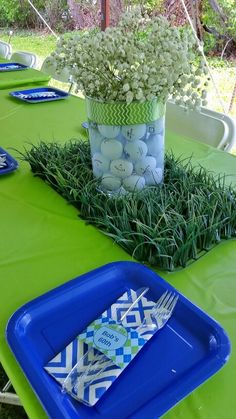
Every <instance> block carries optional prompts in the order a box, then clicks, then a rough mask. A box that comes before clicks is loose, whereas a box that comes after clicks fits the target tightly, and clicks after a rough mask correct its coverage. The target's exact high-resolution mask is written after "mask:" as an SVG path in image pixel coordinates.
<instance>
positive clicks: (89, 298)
mask: <svg viewBox="0 0 236 419" xmlns="http://www.w3.org/2000/svg"><path fill="white" fill-rule="evenodd" d="M141 287H149V291H148V293H147V294H146V297H147V298H148V299H150V300H152V301H157V300H158V298H159V297H160V296H161V295H162V294H163V292H165V291H166V290H168V291H175V292H176V293H177V294H179V293H178V291H177V290H175V289H174V288H173V287H172V286H171V285H170V284H169V283H168V282H166V281H164V280H163V279H162V278H161V277H160V276H159V275H157V274H156V273H155V272H153V271H152V270H151V269H149V268H147V267H145V266H143V265H141V264H139V263H134V262H116V263H110V264H108V265H105V266H102V267H101V268H98V269H95V270H94V271H91V272H88V273H87V274H85V275H82V276H80V277H77V278H75V279H74V280H72V281H69V282H66V283H65V284H64V285H62V286H60V287H58V288H55V289H54V290H52V291H49V292H47V293H46V294H44V295H42V296H40V297H38V298H36V299H35V300H33V301H31V302H29V303H27V304H26V305H24V306H23V307H21V308H20V309H18V310H17V311H16V312H15V313H14V314H13V316H12V317H11V318H10V320H9V322H8V325H7V329H6V337H7V340H8V343H9V345H10V347H11V349H12V351H13V353H14V355H15V357H16V359H17V360H18V362H19V364H20V365H21V367H22V369H23V371H24V373H25V375H26V376H27V378H28V380H29V382H30V384H31V386H32V387H33V389H34V391H35V393H36V394H37V396H38V398H39V399H40V401H41V403H42V405H43V406H44V408H45V410H46V412H47V414H48V416H49V417H50V418H57V419H91V418H93V419H111V418H112V419H124V418H127V417H129V418H130V419H131V418H132V419H157V418H158V417H159V416H162V415H163V414H164V413H165V412H166V411H167V410H169V409H170V408H172V407H173V406H174V405H175V404H176V403H178V402H179V401H180V400H181V399H183V398H184V397H185V396H186V395H187V394H189V393H190V392H192V391H193V390H194V389H195V388H196V387H197V386H199V385H200V384H202V383H203V382H204V381H205V380H207V379H208V378H209V377H210V376H212V375H213V374H214V373H216V372H217V371H218V370H219V369H220V368H221V367H222V366H223V365H224V364H225V362H226V361H227V360H228V357H229V353H230V342H229V339H228V337H227V335H226V333H225V331H224V329H222V327H221V326H220V325H219V324H218V323H217V322H216V321H215V320H213V319H212V318H211V317H209V316H208V315H207V314H206V313H204V312H203V311H202V310H200V309H199V308H198V307H196V306H195V305H194V304H193V303H191V302H190V301H189V300H187V299H186V298H185V297H184V296H183V295H181V294H179V300H178V303H177V305H176V307H175V310H174V313H173V315H172V317H171V319H170V320H169V322H168V323H167V325H166V326H165V327H164V328H163V329H162V330H161V331H159V332H157V333H156V334H155V336H154V337H153V338H152V339H150V341H149V342H148V343H147V344H146V347H145V348H144V349H143V350H142V351H140V353H139V354H138V355H137V356H136V358H135V360H134V361H133V362H131V363H130V365H129V366H128V367H127V368H126V370H125V371H124V372H123V373H122V374H121V375H120V376H119V378H118V379H117V380H116V382H115V383H114V384H113V385H112V386H111V387H110V388H109V389H108V391H107V392H106V393H105V394H104V395H103V397H101V399H100V400H99V401H98V403H97V404H96V406H93V407H88V406H85V405H83V404H81V403H79V402H77V401H76V400H74V399H73V398H72V397H70V395H68V394H64V393H62V392H61V386H60V385H59V384H58V383H57V382H56V381H55V380H54V379H53V378H52V377H51V376H50V375H49V374H48V373H47V372H46V371H45V370H44V365H46V364H47V363H48V361H49V360H51V359H52V358H53V357H54V356H55V355H56V354H58V353H59V352H60V351H61V350H63V349H64V348H65V347H66V346H67V345H68V343H70V342H71V341H72V340H73V339H74V338H75V337H76V336H77V335H78V334H79V333H80V332H81V331H82V330H83V329H84V328H85V327H86V325H88V324H89V323H90V322H91V321H92V320H94V319H96V318H97V317H98V316H99V315H100V314H101V313H102V312H103V311H104V310H105V309H107V307H109V306H110V305H111V304H112V303H114V301H116V299H117V298H118V297H120V295H121V294H123V293H124V292H125V291H127V289H129V288H131V289H134V290H137V289H138V288H141ZM58 362H59V364H60V366H61V365H62V363H63V359H61V360H59V359H58Z"/></svg>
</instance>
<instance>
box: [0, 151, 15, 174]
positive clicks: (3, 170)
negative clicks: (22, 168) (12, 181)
mask: <svg viewBox="0 0 236 419" xmlns="http://www.w3.org/2000/svg"><path fill="white" fill-rule="evenodd" d="M1 156H5V157H6V166H5V167H0V175H6V174H8V173H11V172H13V171H14V170H16V169H17V167H18V162H17V161H16V160H15V159H14V158H13V157H12V156H11V155H10V154H9V153H7V151H5V150H4V149H3V148H1V147H0V157H1Z"/></svg>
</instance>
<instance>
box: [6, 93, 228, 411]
mask: <svg viewBox="0 0 236 419" xmlns="http://www.w3.org/2000/svg"><path fill="white" fill-rule="evenodd" d="M85 118H86V117H85V109H84V103H83V101H82V100H80V99H78V98H75V97H70V98H69V99H67V100H61V101H58V102H51V103H42V104H22V103H21V102H17V101H16V100H14V99H12V98H9V97H8V92H7V91H3V92H2V99H1V101H0V123H1V140H0V146H2V147H4V148H5V149H6V150H8V151H9V152H11V154H12V155H14V156H15V157H16V158H17V153H16V151H15V150H13V149H12V150H11V147H13V148H17V149H19V150H22V148H23V146H24V145H25V146H28V144H27V143H31V142H34V143H35V142H37V141H39V140H47V141H52V140H53V139H56V140H58V141H65V140H67V139H69V138H71V137H76V138H81V136H82V135H84V130H83V129H82V128H81V126H80V124H81V122H82V121H84V120H85ZM167 148H168V149H170V148H172V149H173V150H174V152H175V153H176V154H184V155H186V156H189V155H191V154H193V155H194V159H196V161H199V162H200V163H201V164H202V165H204V166H206V167H208V168H209V169H212V170H215V171H217V172H226V173H227V174H228V175H229V176H228V181H233V182H234V184H236V158H235V157H233V156H231V155H228V154H226V153H223V152H220V151H217V150H215V149H212V148H210V147H208V146H206V145H204V144H200V143H193V142H191V141H189V140H188V139H181V138H179V137H176V136H174V135H173V134H172V133H167ZM0 220H1V241H0V313H1V314H0V361H1V363H2V364H3V367H4V369H5V370H6V372H7V374H8V375H9V378H10V379H11V381H12V383H13V385H14V387H15V389H16V391H17V393H18V394H19V396H20V398H21V400H22V402H23V405H24V407H25V409H26V411H27V413H28V415H29V416H30V418H35V419H36V418H37V419H43V418H44V417H45V414H44V413H43V409H42V407H41V406H40V404H39V402H38V401H37V399H36V397H35V396H34V395H33V392H32V390H31V388H30V386H29V385H28V384H27V382H26V380H25V378H24V375H23V373H22V372H21V370H20V368H19V366H18V365H17V363H16V361H15V359H14V356H13V355H12V354H11V352H10V350H9V347H8V345H7V343H6V339H5V336H4V333H5V327H6V323H7V321H8V319H9V317H10V316H11V314H12V313H13V312H14V311H15V310H16V309H17V308H19V307H20V306H21V305H22V304H24V303H26V302H27V301H29V300H31V299H33V298H35V297H36V296H38V295H40V294H42V293H44V292H46V291H48V290H50V289H52V288H54V287H56V286H58V285H60V284H62V283H64V282H65V281H67V280H69V279H71V278H74V277H76V276H78V275H80V274H82V273H84V272H87V271H89V270H91V269H94V268H96V267H98V266H100V265H102V264H105V263H108V262H111V261H118V260H129V259H131V258H130V257H129V256H128V255H127V253H125V252H124V251H123V250H122V249H121V248H120V247H118V246H117V245H114V244H113V243H112V241H111V240H110V239H109V238H108V237H105V236H104V235H103V234H102V233H100V232H99V231H98V230H96V229H95V228H94V227H92V226H88V225H85V223H84V222H83V221H82V220H80V219H79V218H78V213H77V210H76V209H75V208H73V207H72V206H70V205H69V204H68V203H67V202H66V201H65V200H64V199H63V198H61V197H60V196H59V195H58V194H57V193H56V192H55V191H54V190H53V189H51V188H50V187H49V186H48V185H47V184H45V183H44V182H43V181H42V180H40V179H38V178H36V177H33V175H32V173H31V171H30V168H29V166H28V165H27V164H26V163H23V162H22V163H20V167H19V169H18V171H17V172H15V173H14V174H12V175H8V176H2V177H1V178H0ZM235 255H236V240H231V241H228V242H225V243H222V244H220V245H219V246H217V247H216V248H215V249H213V250H212V251H210V252H209V253H208V254H206V255H205V256H203V257H202V258H201V259H200V260H199V261H197V262H195V263H194V264H192V265H191V266H189V267H188V268H186V269H184V270H181V271H178V272H175V273H164V274H163V273H161V275H162V276H163V277H164V278H165V279H166V280H167V281H169V282H171V283H172V284H173V285H174V286H175V287H176V288H177V289H178V290H180V291H181V292H182V293H183V294H184V295H185V296H186V297H188V298H189V299H191V300H192V301H193V302H194V303H195V304H197V305H199V306H200V307H201V308H202V309H204V310H205V311H207V313H209V314H210V315H211V316H213V317H214V318H215V319H216V320H218V321H219V322H220V323H221V324H222V326H223V327H224V328H225V329H226V331H227V332H228V334H229V336H230V339H231V342H232V345H233V348H234V344H236V335H235V328H236V326H235V325H236V281H235V277H236V258H235ZM193 327H195V325H193ZM235 362H236V355H235V352H234V351H233V353H232V355H231V358H230V360H229V362H228V364H226V366H225V367H224V368H223V369H222V370H221V371H220V372H219V373H217V374H216V375H215V376H213V377H212V378H211V379H210V380H209V381H208V382H206V383H205V384H204V385H203V386H201V387H200V388H198V389H197V390H195V391H194V392H193V393H192V394H191V395H189V396H188V397H187V398H186V399H185V400H184V401H182V402H181V403H180V404H179V405H177V406H176V407H175V408H173V409H172V410H171V411H170V412H168V413H167V414H166V415H165V418H166V419H177V418H178V419H216V418H217V419H226V418H227V419H233V418H234V417H235V412H236V398H235V393H234V392H235V384H236V378H235ZM157 368H158V360H157ZM146 419H149V418H146Z"/></svg>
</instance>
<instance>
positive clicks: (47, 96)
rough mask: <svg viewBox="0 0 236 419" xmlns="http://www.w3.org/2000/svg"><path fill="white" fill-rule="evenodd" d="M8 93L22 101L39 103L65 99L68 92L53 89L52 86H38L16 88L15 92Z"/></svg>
mask: <svg viewBox="0 0 236 419" xmlns="http://www.w3.org/2000/svg"><path fill="white" fill-rule="evenodd" d="M10 95H11V96H13V97H15V98H16V99H20V100H23V101H24V102H28V103H40V102H49V101H52V100H59V99H65V98H67V97H68V96H69V93H66V92H64V91H63V90H59V89H54V88H53V87H38V88H35V89H28V90H17V91H15V92H10Z"/></svg>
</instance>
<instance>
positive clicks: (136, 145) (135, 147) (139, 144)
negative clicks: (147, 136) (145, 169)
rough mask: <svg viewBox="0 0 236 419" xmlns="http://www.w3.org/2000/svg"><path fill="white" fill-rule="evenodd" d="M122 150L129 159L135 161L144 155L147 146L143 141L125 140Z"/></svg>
mask: <svg viewBox="0 0 236 419" xmlns="http://www.w3.org/2000/svg"><path fill="white" fill-rule="evenodd" d="M124 150H125V152H126V153H127V155H128V157H129V158H130V159H131V160H133V161H136V160H140V159H141V158H142V157H145V156H146V154H147V150H148V148H147V146H146V144H145V143H144V142H143V141H140V140H138V141H133V142H127V143H126V145H125V147H124Z"/></svg>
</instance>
